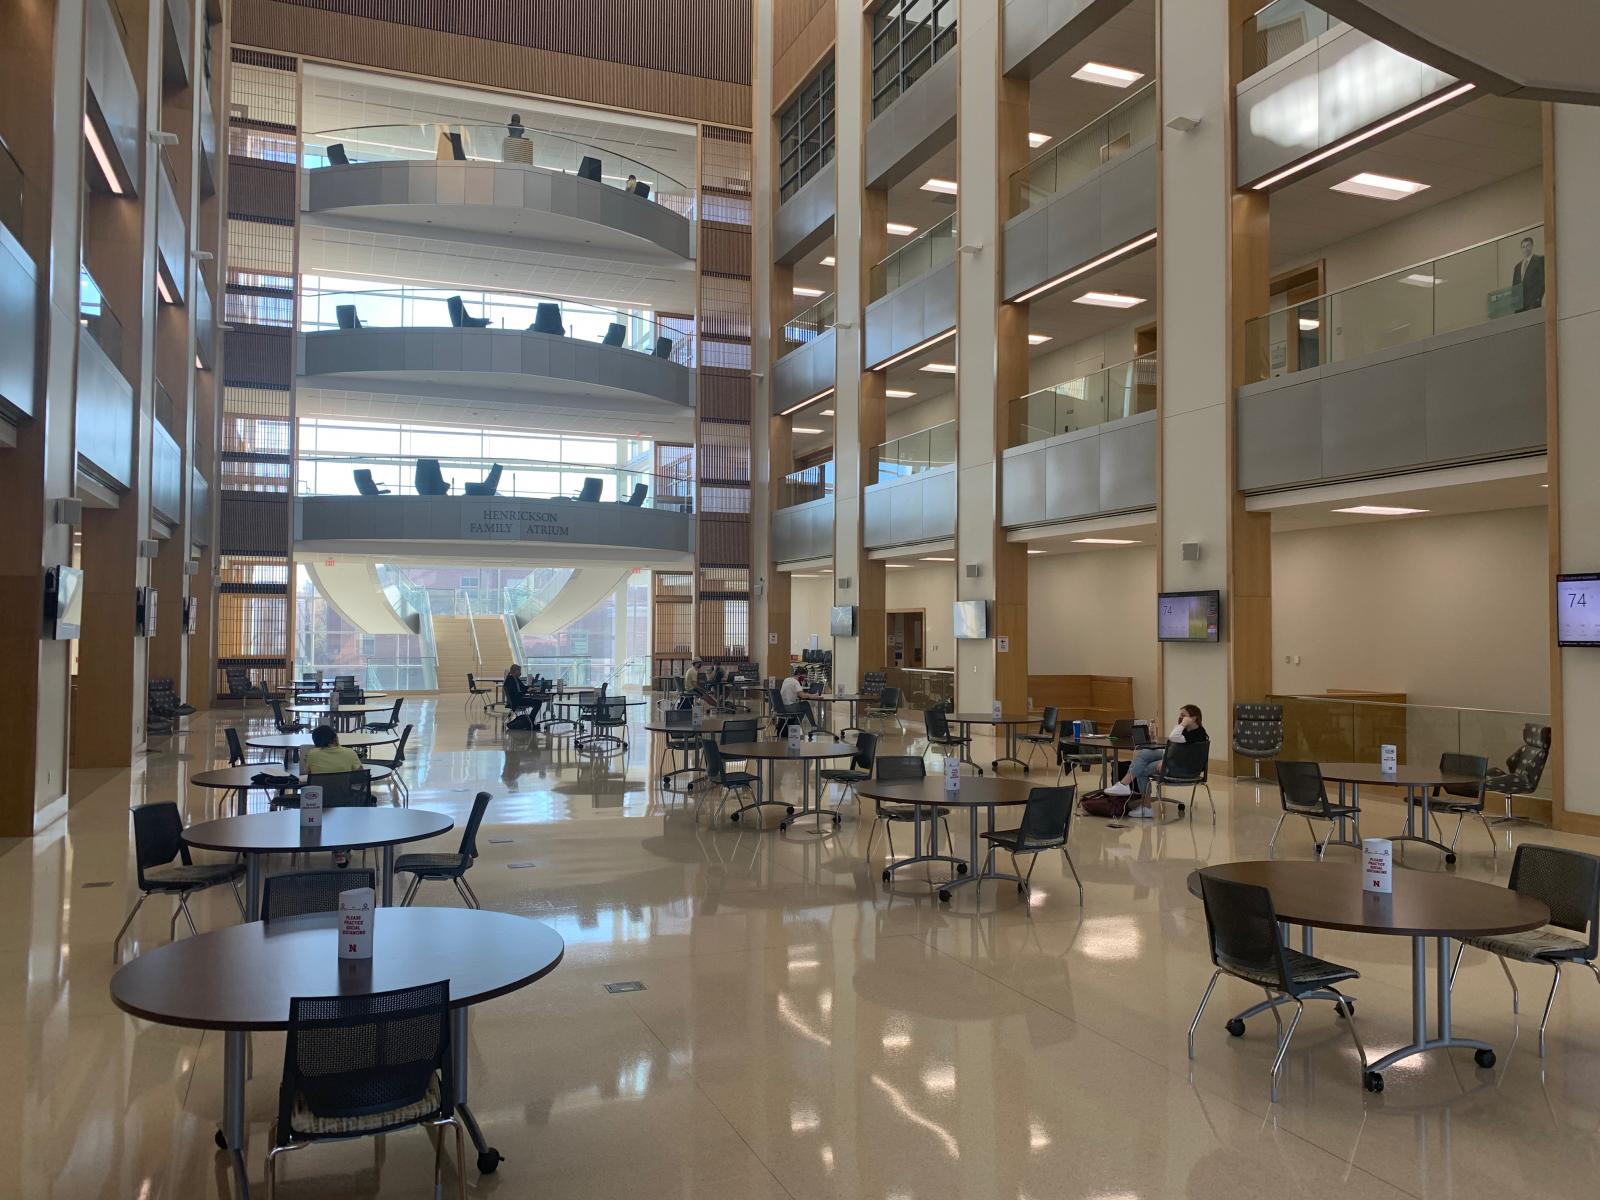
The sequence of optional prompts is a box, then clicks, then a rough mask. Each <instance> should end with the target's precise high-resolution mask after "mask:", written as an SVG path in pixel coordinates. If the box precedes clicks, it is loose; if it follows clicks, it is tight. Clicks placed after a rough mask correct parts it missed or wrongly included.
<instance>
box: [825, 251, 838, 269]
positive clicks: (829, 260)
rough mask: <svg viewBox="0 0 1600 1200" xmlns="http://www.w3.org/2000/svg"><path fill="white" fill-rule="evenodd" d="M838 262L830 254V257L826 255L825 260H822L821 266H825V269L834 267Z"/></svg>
mask: <svg viewBox="0 0 1600 1200" xmlns="http://www.w3.org/2000/svg"><path fill="white" fill-rule="evenodd" d="M838 261H839V260H838V259H837V258H835V257H834V256H833V255H831V254H830V255H828V257H827V258H825V259H823V260H822V265H823V266H825V267H831V266H835V265H836V264H837V263H838Z"/></svg>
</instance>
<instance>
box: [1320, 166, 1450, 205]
mask: <svg viewBox="0 0 1600 1200" xmlns="http://www.w3.org/2000/svg"><path fill="white" fill-rule="evenodd" d="M1329 190H1330V191H1334V192H1344V193H1345V194H1346V195H1349V196H1366V197H1368V198H1370V199H1373V200H1404V199H1405V198H1406V197H1407V196H1415V195H1416V194H1417V193H1418V192H1425V191H1427V190H1428V185H1427V184H1425V183H1418V182H1417V181H1416V180H1415V179H1398V178H1396V177H1395V176H1393V175H1376V174H1374V173H1373V172H1371V171H1363V172H1361V174H1359V175H1352V176H1350V178H1349V179H1346V180H1345V181H1344V182H1343V183H1336V184H1334V185H1333V187H1332V188H1330V189H1329Z"/></svg>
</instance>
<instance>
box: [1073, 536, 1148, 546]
mask: <svg viewBox="0 0 1600 1200" xmlns="http://www.w3.org/2000/svg"><path fill="white" fill-rule="evenodd" d="M1072 541H1073V544H1074V545H1077V546H1137V545H1138V544H1139V539H1138V538H1073V539H1072Z"/></svg>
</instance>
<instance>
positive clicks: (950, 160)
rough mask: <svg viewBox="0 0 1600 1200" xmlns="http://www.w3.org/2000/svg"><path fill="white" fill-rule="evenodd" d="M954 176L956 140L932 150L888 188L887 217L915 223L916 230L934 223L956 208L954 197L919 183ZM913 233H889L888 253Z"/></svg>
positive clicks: (896, 220) (897, 220) (918, 231)
mask: <svg viewBox="0 0 1600 1200" xmlns="http://www.w3.org/2000/svg"><path fill="white" fill-rule="evenodd" d="M955 177H956V142H955V140H954V139H953V138H952V139H951V141H950V142H949V144H948V145H946V146H943V147H941V148H940V149H938V150H935V151H934V152H933V154H932V155H931V156H930V157H929V158H928V159H927V161H925V162H923V163H922V164H921V165H920V166H918V167H917V169H916V170H915V171H913V172H911V174H910V175H908V176H906V177H905V178H904V179H902V180H901V181H900V182H899V183H897V184H895V185H894V186H893V187H891V188H890V189H889V205H888V209H889V220H890V221H894V222H898V223H899V224H902V225H914V226H916V229H917V233H921V232H923V231H924V230H925V229H928V228H929V227H930V226H933V225H937V224H938V223H939V222H940V221H943V220H945V219H946V218H947V217H949V216H950V214H951V213H953V212H955V211H956V198H955V197H954V196H948V195H945V194H944V193H943V192H925V191H923V190H922V185H923V184H924V183H926V182H928V180H930V179H954V178H955ZM915 236H916V234H906V235H904V236H901V235H897V234H890V235H889V252H890V253H893V252H894V251H895V250H898V249H899V248H900V247H901V246H904V245H905V244H906V243H907V242H909V241H910V240H911V239H912V238H913V237H915Z"/></svg>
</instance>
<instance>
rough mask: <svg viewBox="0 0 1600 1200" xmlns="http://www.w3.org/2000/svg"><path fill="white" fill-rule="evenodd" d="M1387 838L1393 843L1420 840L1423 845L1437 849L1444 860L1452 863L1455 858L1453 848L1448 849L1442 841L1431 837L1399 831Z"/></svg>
mask: <svg viewBox="0 0 1600 1200" xmlns="http://www.w3.org/2000/svg"><path fill="white" fill-rule="evenodd" d="M1389 840H1390V841H1391V842H1395V843H1400V842H1421V843H1422V844H1423V845H1424V846H1432V847H1433V848H1434V849H1435V850H1437V851H1439V853H1440V854H1443V855H1444V860H1445V862H1447V863H1453V862H1455V860H1456V852H1455V851H1454V850H1452V849H1450V847H1449V846H1446V845H1445V844H1444V843H1443V842H1436V841H1434V840H1433V839H1432V838H1425V837H1422V836H1420V835H1418V834H1415V833H1399V834H1396V835H1395V836H1394V837H1392V838H1390V839H1389Z"/></svg>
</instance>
